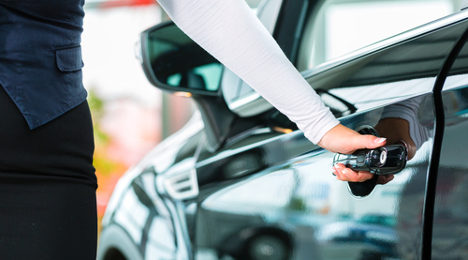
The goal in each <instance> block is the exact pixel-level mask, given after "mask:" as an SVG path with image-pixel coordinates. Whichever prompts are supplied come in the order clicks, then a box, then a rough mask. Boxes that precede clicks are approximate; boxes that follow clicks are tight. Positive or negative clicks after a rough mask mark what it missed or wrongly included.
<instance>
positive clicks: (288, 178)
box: [193, 22, 468, 259]
mask: <svg viewBox="0 0 468 260" xmlns="http://www.w3.org/2000/svg"><path fill="white" fill-rule="evenodd" d="M467 25H468V23H466V22H458V23H454V24H446V25H445V26H443V27H442V28H441V29H437V30H435V29H431V30H427V31H425V32H423V33H420V34H417V35H416V34H412V33H411V32H409V33H407V34H405V35H406V37H407V38H406V40H405V41H403V42H401V43H398V44H395V43H392V42H391V41H389V44H388V46H385V48H381V49H380V50H379V51H372V52H369V53H367V54H365V55H361V56H358V57H355V58H352V59H349V60H347V62H344V63H342V64H341V65H339V66H336V67H334V68H328V69H324V70H321V71H320V70H316V71H315V72H313V73H311V74H310V75H308V76H307V80H308V81H309V82H310V83H311V85H312V86H313V87H314V88H317V89H321V90H322V91H323V92H325V93H331V94H333V95H334V96H337V97H339V98H341V99H343V100H346V101H347V102H349V103H351V104H353V105H354V106H355V107H356V108H357V111H356V112H354V113H353V114H351V115H349V116H346V117H343V118H340V120H341V122H342V123H343V124H344V125H346V126H348V127H351V128H354V129H357V128H359V127H362V126H366V125H367V126H376V127H377V129H380V134H381V135H383V136H387V135H391V134H392V133H393V131H394V130H395V129H397V128H399V127H400V126H399V125H395V126H392V127H386V128H383V129H382V128H379V123H381V122H382V120H383V119H384V118H387V119H388V118H398V119H403V123H404V124H407V127H409V136H410V139H411V140H410V142H412V144H414V146H413V147H415V150H414V154H413V155H411V157H410V159H411V160H409V161H408V162H407V165H406V167H405V168H404V170H403V171H402V172H400V173H398V174H396V175H395V179H394V180H393V181H391V182H390V183H388V184H386V185H379V186H376V187H375V188H373V191H372V192H371V193H370V194H369V195H368V196H365V197H357V196H355V195H353V194H351V193H350V192H349V190H348V183H346V182H341V181H337V180H336V179H335V178H334V177H333V176H332V174H331V171H330V170H331V162H332V158H333V155H334V154H333V153H330V152H327V151H325V150H322V149H320V148H318V147H317V146H314V145H312V144H310V142H309V141H308V140H307V139H305V137H304V136H303V135H302V133H300V132H299V131H295V132H293V133H290V134H275V133H273V132H269V131H268V130H267V129H257V130H256V131H252V132H250V133H249V134H247V135H245V136H244V137H243V138H241V139H240V140H239V141H238V142H232V146H227V147H224V148H223V149H222V150H221V151H219V152H218V153H216V154H207V153H205V154H203V155H202V156H200V158H199V160H198V162H197V174H198V178H199V182H200V196H199V198H198V207H197V213H196V218H195V219H196V220H195V222H194V225H195V235H194V237H193V242H194V249H195V251H196V257H195V258H196V259H418V258H420V256H421V252H422V250H423V232H424V230H423V223H424V216H425V215H424V214H425V211H424V210H425V204H424V203H425V195H426V184H427V183H426V180H427V178H428V174H429V166H430V164H431V154H432V153H433V145H434V138H436V132H435V128H434V126H435V124H436V116H435V114H436V111H435V108H434V97H433V92H432V91H433V87H434V84H435V82H436V79H437V75H438V73H439V71H440V69H441V68H442V67H443V65H444V63H445V59H446V58H447V56H448V55H449V53H450V52H451V50H452V49H453V46H454V44H455V43H456V42H457V40H458V39H459V37H460V36H461V35H462V34H463V33H464V31H465V30H466V28H467ZM419 32H421V31H419ZM405 35H403V36H405ZM465 52H466V51H465ZM462 53H463V52H462ZM465 64H466V62H465ZM465 76H466V75H465ZM449 92H451V93H450V94H449ZM465 94H466V93H464V92H463V91H462V90H459V89H457V90H452V91H447V94H445V93H444V95H445V96H447V95H448V96H450V95H452V96H454V98H457V100H459V101H460V106H462V105H463V106H465V107H466V104H467V102H466V100H467V99H466V95H465ZM335 101H336V100H335ZM451 111H452V110H451ZM453 111H455V110H453ZM463 111H464V110H463ZM456 113H460V111H458V110H456ZM456 113H455V114H456ZM462 114H463V115H464V114H466V113H462ZM455 118H456V119H457V120H458V121H457V122H459V125H460V127H461V126H462V125H464V124H463V122H465V123H466V120H461V119H462V118H464V117H463V116H460V115H458V114H457V116H455ZM395 121H396V122H402V121H401V120H400V121H398V120H395ZM405 122H406V123H405ZM395 124H398V123H395ZM459 129H462V128H457V127H451V128H448V131H460V130H459ZM465 147H466V146H465ZM460 149H462V148H460ZM463 149H465V148H463ZM463 151H465V150H463ZM465 154H466V153H465ZM452 166H454V167H455V166H457V167H458V166H460V165H454V164H452ZM465 171H466V170H465ZM465 179H466V178H465ZM457 192H458V191H457ZM460 192H464V194H465V193H466V191H460ZM457 210H462V209H461V208H458V209H457ZM460 212H466V210H465V211H460ZM465 219H466V218H465ZM465 223H466V222H465ZM435 234H436V233H435Z"/></svg>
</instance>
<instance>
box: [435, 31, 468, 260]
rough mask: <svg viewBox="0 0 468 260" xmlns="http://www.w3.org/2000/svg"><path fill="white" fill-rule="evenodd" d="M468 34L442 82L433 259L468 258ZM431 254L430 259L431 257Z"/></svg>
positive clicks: (459, 43)
mask: <svg viewBox="0 0 468 260" xmlns="http://www.w3.org/2000/svg"><path fill="white" fill-rule="evenodd" d="M467 37H468V35H467V33H466V32H465V35H464V36H463V37H462V38H461V39H460V40H459V42H458V44H457V48H456V49H455V50H454V52H453V54H452V55H451V57H450V59H448V63H449V65H450V67H448V68H447V70H446V71H445V73H446V75H447V78H446V79H445V80H444V81H442V82H441V84H440V87H441V88H442V94H441V96H440V97H439V98H440V101H441V103H442V105H441V106H440V110H442V111H443V113H441V115H440V116H441V117H442V118H443V121H442V122H443V123H440V124H439V126H440V129H439V130H440V131H441V132H443V137H442V138H441V139H440V143H441V146H440V153H439V154H437V156H440V163H439V164H438V165H435V167H434V170H437V171H436V173H437V175H434V176H432V177H433V178H432V179H431V180H430V181H431V184H432V185H430V187H431V189H432V192H433V193H432V194H431V195H432V196H431V197H430V200H431V201H432V202H433V203H434V216H433V220H432V221H431V224H432V223H433V225H432V230H431V231H432V241H431V244H432V250H431V251H430V253H431V257H432V259H468V254H467V250H468V242H467V241H466V234H468V215H467V214H466V212H468V203H467V201H468V192H467V191H468V175H467V173H468V164H467V160H466V155H467V154H468V148H467V147H468V138H467V137H466V133H467V130H466V129H467V123H468V120H467V118H468V114H467V113H468V62H467V61H468V60H467V58H468V44H466V42H467ZM429 256H430V255H429V254H428V257H427V258H428V259H429Z"/></svg>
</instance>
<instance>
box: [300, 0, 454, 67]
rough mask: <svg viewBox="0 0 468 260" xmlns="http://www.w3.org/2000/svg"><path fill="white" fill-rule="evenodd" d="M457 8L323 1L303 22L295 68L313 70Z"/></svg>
mask: <svg viewBox="0 0 468 260" xmlns="http://www.w3.org/2000/svg"><path fill="white" fill-rule="evenodd" d="M460 8H461V1H458V0H383V1H382V0H346V1H344V0H328V1H324V2H323V4H322V5H321V7H320V8H314V9H313V11H312V13H310V14H309V16H308V18H307V20H306V22H305V26H304V34H303V38H302V40H301V43H300V47H299V55H298V59H297V64H296V65H297V68H298V69H299V70H300V71H304V70H307V69H310V68H313V67H316V66H317V65H319V64H322V63H324V62H327V61H330V60H332V59H335V58H338V57H340V56H343V55H345V54H348V53H350V52H353V51H355V50H358V49H360V48H362V47H365V46H367V45H369V44H372V43H375V42H378V41H381V40H383V39H386V38H389V37H391V36H394V35H397V34H399V33H402V32H404V31H407V30H410V29H412V28H415V27H418V26H420V25H423V24H426V23H428V22H431V21H434V20H437V19H439V18H442V17H444V16H447V15H449V14H451V13H454V12H456V11H458V10H460Z"/></svg>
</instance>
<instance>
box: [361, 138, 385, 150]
mask: <svg viewBox="0 0 468 260" xmlns="http://www.w3.org/2000/svg"><path fill="white" fill-rule="evenodd" d="M386 143H387V138H383V137H377V136H373V135H361V136H359V137H357V138H356V139H355V140H354V144H355V145H354V147H353V149H354V150H358V149H364V148H365V149H374V148H377V147H381V146H384V145H385V144H386Z"/></svg>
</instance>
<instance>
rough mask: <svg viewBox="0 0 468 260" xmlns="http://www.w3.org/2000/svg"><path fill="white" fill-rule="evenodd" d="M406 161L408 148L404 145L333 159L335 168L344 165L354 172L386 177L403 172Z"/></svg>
mask: <svg viewBox="0 0 468 260" xmlns="http://www.w3.org/2000/svg"><path fill="white" fill-rule="evenodd" d="M406 159H407V150H406V147H405V146H404V145H403V144H393V145H387V146H384V147H379V148H376V149H362V150H357V151H356V152H354V153H353V154H340V153H336V154H335V156H334V157H333V166H334V165H336V164H337V163H342V164H344V165H345V166H346V167H348V168H351V169H353V170H354V171H368V172H370V173H373V174H376V175H386V174H395V173H398V172H400V171H401V170H403V168H404V167H405V165H406Z"/></svg>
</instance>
